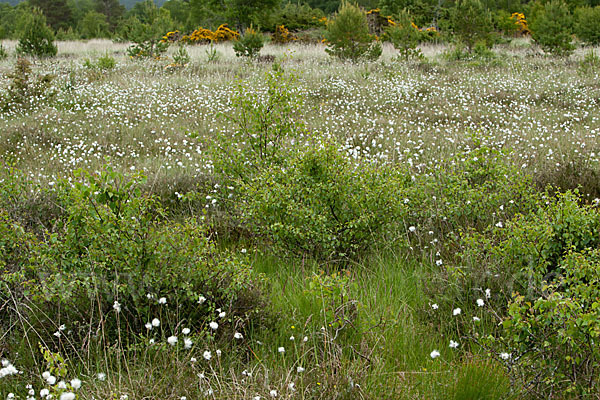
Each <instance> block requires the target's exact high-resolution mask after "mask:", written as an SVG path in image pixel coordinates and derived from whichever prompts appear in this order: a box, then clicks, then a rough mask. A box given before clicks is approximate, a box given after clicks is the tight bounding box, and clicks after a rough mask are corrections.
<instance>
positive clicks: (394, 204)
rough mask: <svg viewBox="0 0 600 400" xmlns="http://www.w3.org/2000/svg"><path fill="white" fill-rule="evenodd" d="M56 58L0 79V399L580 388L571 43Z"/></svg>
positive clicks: (593, 272)
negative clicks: (368, 53)
mask: <svg viewBox="0 0 600 400" xmlns="http://www.w3.org/2000/svg"><path fill="white" fill-rule="evenodd" d="M57 44H58V56H57V57H56V58H52V59H29V60H28V61H18V60H17V58H16V57H13V56H9V57H8V58H6V59H4V60H2V61H0V88H1V91H0V127H1V129H0V274H1V279H0V358H1V359H3V361H2V366H1V368H2V369H0V399H5V398H14V399H30V398H36V399H37V398H54V399H59V398H61V399H62V398H64V399H74V398H75V397H65V396H64V395H65V394H67V393H71V392H72V393H74V395H76V396H77V397H76V398H79V399H101V400H104V399H130V400H141V399H161V400H179V399H189V400H191V399H259V398H260V399H269V398H277V399H530V398H531V399H568V398H573V399H576V398H577V399H578V398H586V399H587V398H589V399H598V398H600V392H599V389H598V388H599V387H600V380H599V379H600V378H599V377H600V343H599V340H600V306H599V303H598V298H599V296H600V249H599V246H600V209H598V204H599V203H600V199H599V198H600V165H599V162H600V60H599V59H598V57H597V56H594V53H589V49H580V50H578V51H576V52H575V53H574V54H573V55H571V56H570V57H563V58H558V57H551V56H543V55H541V52H540V51H539V50H538V48H537V47H536V46H535V45H533V44H531V43H530V42H529V41H528V40H526V39H514V40H512V41H511V42H510V43H508V44H503V45H499V46H496V47H495V48H494V49H493V53H489V54H485V55H484V56H474V57H470V58H467V59H463V60H453V59H452V55H451V52H452V50H451V49H449V48H447V47H446V46H444V45H435V44H427V45H424V46H422V47H421V50H422V52H423V55H424V58H423V59H416V60H410V61H405V60H402V59H400V58H399V57H397V55H396V54H395V52H396V50H394V48H393V47H391V46H389V45H386V46H384V49H383V55H382V57H381V58H380V59H379V60H378V61H374V62H363V63H356V64H353V63H344V62H341V61H339V60H337V59H335V58H333V57H330V56H329V55H328V54H327V53H326V52H325V50H324V49H325V46H324V45H322V44H314V45H302V44H288V45H274V44H267V45H266V46H265V47H264V48H263V49H262V51H261V56H262V58H261V59H262V61H260V60H261V59H259V61H255V62H247V61H244V60H241V59H240V58H237V57H236V56H235V54H234V52H233V50H232V48H231V44H230V43H219V44H216V45H214V46H213V47H211V48H209V46H208V45H195V46H185V49H186V51H187V53H188V54H189V57H190V61H189V63H187V64H186V65H181V64H178V63H176V62H174V60H173V57H174V56H176V54H177V51H178V48H177V46H171V48H170V49H169V51H168V52H167V53H166V55H165V56H164V57H163V58H162V59H159V60H153V59H147V60H132V59H130V58H129V57H127V55H126V48H127V45H126V44H119V43H113V42H111V41H109V40H91V41H88V42H82V41H79V42H58V43H57ZM3 45H4V48H5V49H6V50H7V51H8V53H9V54H12V52H13V51H14V48H15V46H16V42H15V41H5V42H4V43H3ZM210 49H212V50H210ZM590 54H592V55H591V56H590ZM596 54H598V52H597V51H596ZM266 55H271V56H273V57H270V58H269V57H265V56H266ZM111 60H112V61H114V64H113V62H112V61H111ZM9 393H12V397H11V395H9ZM50 396H53V397H50ZM61 396H63V397H61Z"/></svg>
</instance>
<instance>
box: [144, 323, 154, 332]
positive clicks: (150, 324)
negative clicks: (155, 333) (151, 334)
mask: <svg viewBox="0 0 600 400" xmlns="http://www.w3.org/2000/svg"><path fill="white" fill-rule="evenodd" d="M144 326H145V327H146V329H148V330H149V331H151V330H152V323H151V322H146V325H144Z"/></svg>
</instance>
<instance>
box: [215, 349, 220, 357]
mask: <svg viewBox="0 0 600 400" xmlns="http://www.w3.org/2000/svg"><path fill="white" fill-rule="evenodd" d="M215 353H217V357H221V350H219V349H217V351H215Z"/></svg>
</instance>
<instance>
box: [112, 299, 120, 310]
mask: <svg viewBox="0 0 600 400" xmlns="http://www.w3.org/2000/svg"><path fill="white" fill-rule="evenodd" d="M113 309H114V310H115V311H116V312H121V304H119V302H118V301H115V302H114V304H113Z"/></svg>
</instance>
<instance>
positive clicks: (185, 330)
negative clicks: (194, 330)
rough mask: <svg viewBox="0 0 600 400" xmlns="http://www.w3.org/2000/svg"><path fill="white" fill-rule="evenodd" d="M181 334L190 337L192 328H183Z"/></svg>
mask: <svg viewBox="0 0 600 400" xmlns="http://www.w3.org/2000/svg"><path fill="white" fill-rule="evenodd" d="M181 333H183V334H184V335H189V334H190V328H183V329H182V330H181Z"/></svg>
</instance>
